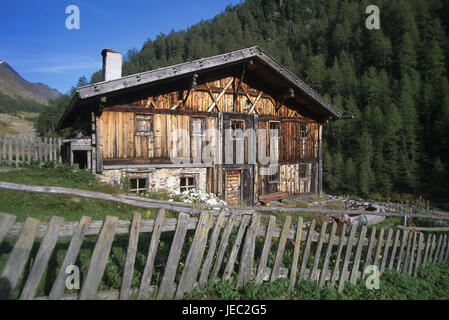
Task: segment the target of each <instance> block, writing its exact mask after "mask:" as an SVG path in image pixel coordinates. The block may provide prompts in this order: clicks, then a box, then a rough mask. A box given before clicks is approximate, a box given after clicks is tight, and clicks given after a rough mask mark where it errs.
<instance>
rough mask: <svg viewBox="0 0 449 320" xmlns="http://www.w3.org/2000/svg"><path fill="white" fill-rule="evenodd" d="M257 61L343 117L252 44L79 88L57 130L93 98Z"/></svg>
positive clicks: (333, 114) (329, 112)
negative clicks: (247, 46) (228, 51)
mask: <svg viewBox="0 0 449 320" xmlns="http://www.w3.org/2000/svg"><path fill="white" fill-rule="evenodd" d="M250 60H255V61H257V62H260V63H262V64H263V65H264V66H265V67H268V68H269V69H271V70H272V71H273V72H274V75H276V76H277V77H278V78H280V79H281V81H283V82H285V85H286V86H288V87H289V88H292V89H293V90H294V91H295V92H299V94H300V95H301V96H302V97H303V98H304V99H306V100H307V101H310V102H311V103H312V104H313V105H315V106H317V107H318V108H320V109H321V110H322V111H323V112H324V113H325V114H326V115H327V116H328V119H334V120H336V119H341V118H342V112H341V111H340V110H338V109H337V108H336V107H334V106H333V105H332V104H331V103H329V102H328V101H326V100H325V99H324V98H323V97H322V96H321V95H319V94H318V93H317V92H316V91H315V90H313V89H312V88H311V87H310V86H308V85H307V84H306V83H304V82H303V81H302V80H301V79H299V78H298V77H296V76H295V75H294V74H293V73H292V72H291V71H289V70H288V69H286V68H285V67H283V66H282V65H281V64H280V63H279V62H277V61H276V60H275V59H274V58H273V57H271V56H270V55H269V54H267V53H266V52H264V51H263V50H262V49H260V48H259V47H257V46H255V47H250V48H246V49H242V50H237V51H234V52H230V53H225V54H221V55H217V56H213V57H208V58H202V59H199V60H195V61H192V62H186V63H180V64H177V65H173V66H168V67H164V68H160V69H156V70H150V71H146V72H141V73H137V74H133V75H129V76H125V77H122V78H119V79H115V80H110V81H103V82H98V83H94V84H90V85H87V86H83V87H79V88H77V89H76V94H75V96H74V97H73V99H72V101H71V102H70V104H69V106H68V107H67V109H66V111H65V112H64V114H63V116H62V117H61V119H60V121H59V123H58V129H62V128H63V127H64V126H63V125H64V123H65V119H66V118H67V116H68V115H69V114H70V113H72V111H75V108H76V107H77V106H78V105H80V104H83V103H84V102H86V101H93V100H96V99H100V97H103V96H107V95H110V94H112V93H115V94H116V93H120V92H121V91H123V92H126V91H129V90H133V89H138V88H140V87H142V86H148V85H151V84H153V83H154V84H157V83H160V82H162V81H170V80H176V79H178V78H182V77H186V76H188V75H189V74H194V73H199V74H200V73H202V72H207V71H213V70H215V69H219V68H223V67H227V66H232V65H238V64H243V63H245V62H247V61H250Z"/></svg>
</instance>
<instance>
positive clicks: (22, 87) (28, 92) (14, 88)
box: [0, 60, 60, 104]
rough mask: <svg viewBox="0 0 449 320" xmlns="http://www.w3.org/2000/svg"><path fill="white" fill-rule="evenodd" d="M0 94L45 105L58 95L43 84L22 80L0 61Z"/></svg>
mask: <svg viewBox="0 0 449 320" xmlns="http://www.w3.org/2000/svg"><path fill="white" fill-rule="evenodd" d="M0 92H1V93H3V94H6V95H8V96H10V97H21V98H24V99H27V100H34V101H37V102H39V103H41V104H47V103H48V101H49V100H50V99H56V98H57V97H58V96H59V95H60V93H59V92H58V91H57V90H55V89H51V88H49V87H48V86H47V85H45V84H43V83H31V82H28V81H27V80H25V79H24V78H22V77H21V76H20V75H19V74H18V73H17V72H16V71H15V70H14V69H13V68H12V67H11V66H10V65H9V64H7V63H6V62H5V61H2V60H0Z"/></svg>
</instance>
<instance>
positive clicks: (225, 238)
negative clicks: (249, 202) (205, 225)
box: [212, 211, 237, 277]
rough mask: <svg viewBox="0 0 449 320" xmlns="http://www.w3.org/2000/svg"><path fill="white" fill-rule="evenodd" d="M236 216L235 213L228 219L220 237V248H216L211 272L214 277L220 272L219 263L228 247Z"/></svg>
mask: <svg viewBox="0 0 449 320" xmlns="http://www.w3.org/2000/svg"><path fill="white" fill-rule="evenodd" d="M236 217H237V215H236V213H235V211H233V212H232V213H231V216H230V217H229V218H228V223H227V225H226V228H225V229H224V230H223V235H222V236H221V241H220V246H219V247H218V253H217V258H216V260H215V264H214V268H213V270H212V274H213V276H214V277H217V275H218V272H219V271H220V267H221V262H222V261H223V257H224V254H225V252H226V248H227V246H228V241H229V237H230V235H231V232H232V228H233V226H234V222H235V219H236Z"/></svg>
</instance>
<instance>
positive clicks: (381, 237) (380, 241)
mask: <svg viewBox="0 0 449 320" xmlns="http://www.w3.org/2000/svg"><path fill="white" fill-rule="evenodd" d="M384 233H385V229H384V228H382V229H380V233H379V239H377V243H376V254H375V256H374V265H375V266H378V265H379V259H380V252H381V250H382V246H383V242H384Z"/></svg>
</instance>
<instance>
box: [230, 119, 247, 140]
mask: <svg viewBox="0 0 449 320" xmlns="http://www.w3.org/2000/svg"><path fill="white" fill-rule="evenodd" d="M231 130H232V140H243V131H245V121H243V120H233V121H231Z"/></svg>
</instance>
